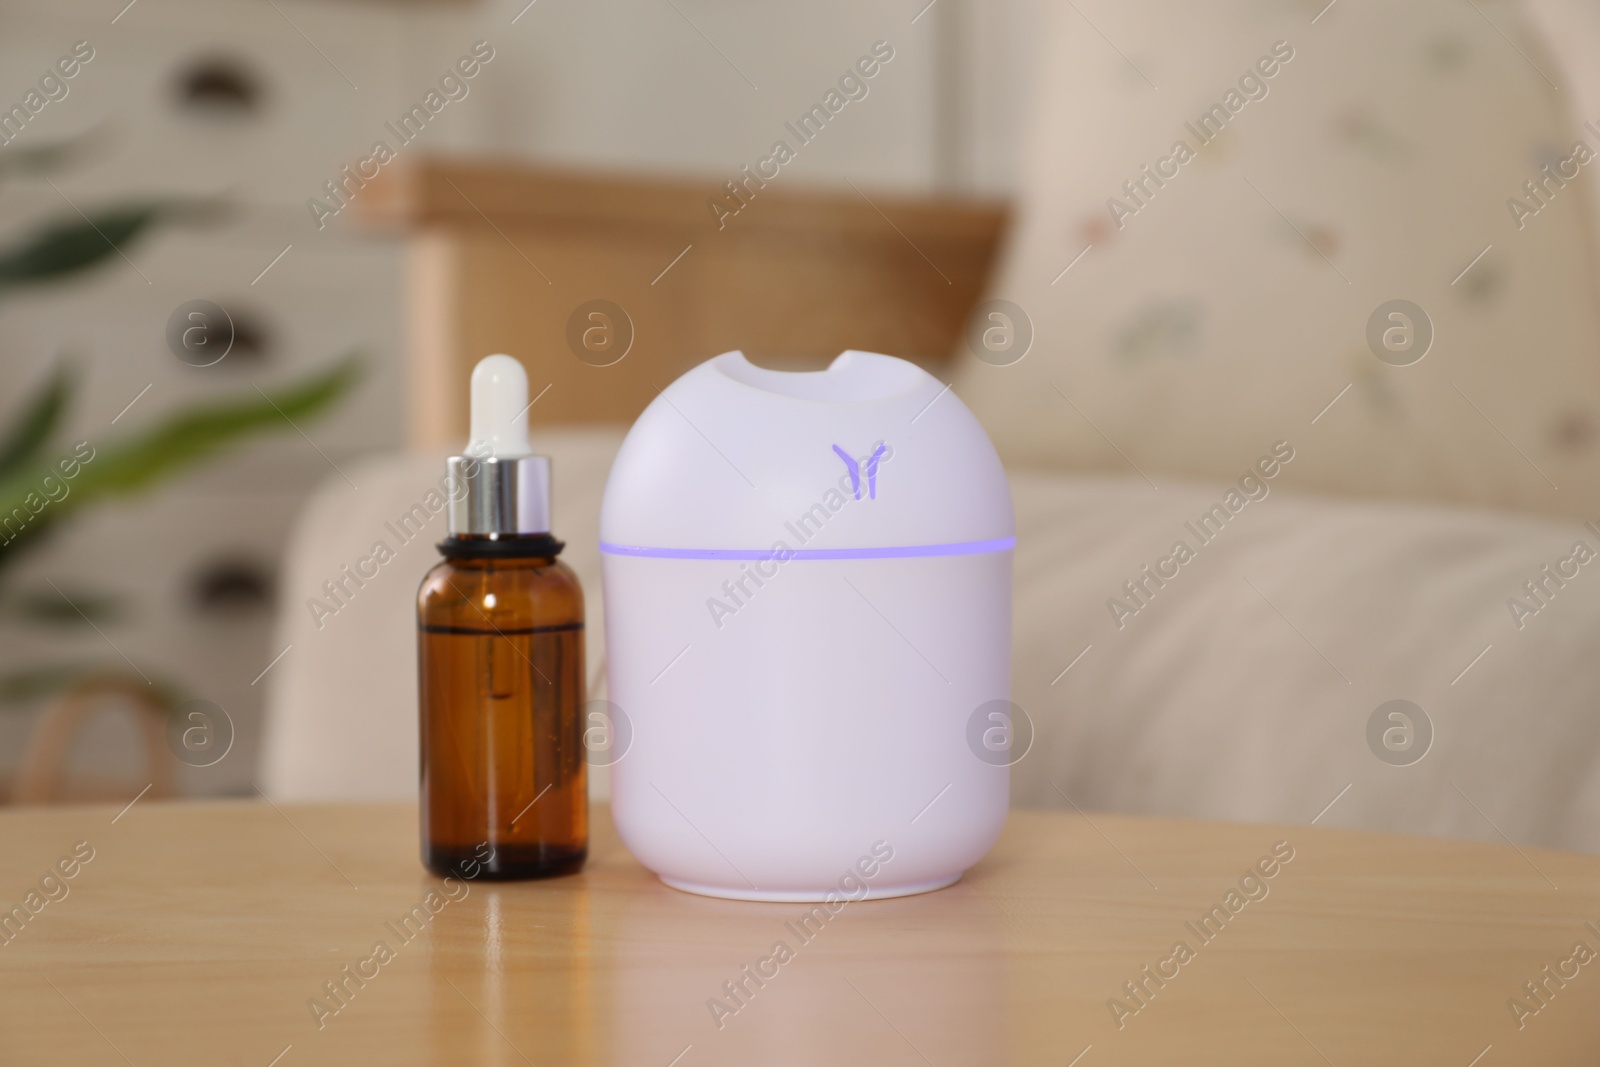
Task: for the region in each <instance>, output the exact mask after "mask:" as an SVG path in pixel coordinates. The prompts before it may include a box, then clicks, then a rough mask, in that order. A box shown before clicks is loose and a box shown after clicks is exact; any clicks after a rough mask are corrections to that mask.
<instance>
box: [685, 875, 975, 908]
mask: <svg viewBox="0 0 1600 1067" xmlns="http://www.w3.org/2000/svg"><path fill="white" fill-rule="evenodd" d="M965 873H966V872H965V871H957V872H956V873H955V874H952V875H950V876H948V877H945V878H934V879H932V880H931V881H927V882H908V883H906V884H904V885H887V886H879V885H874V886H870V887H869V888H870V892H869V893H868V894H867V895H866V896H865V897H862V898H861V899H862V900H885V899H887V898H889V897H909V896H915V895H916V894H918V893H931V892H933V891H934V890H935V889H943V888H944V887H945V886H947V885H955V884H956V883H957V882H959V881H960V880H961V876H962V875H963V874H965ZM657 877H659V878H660V879H661V881H662V882H663V883H664V884H666V885H669V886H671V887H672V888H673V889H679V890H682V891H683V892H685V893H697V894H699V895H700V896H703V897H722V898H723V899H724V900H760V901H766V902H768V903H775V904H812V903H820V902H822V901H824V900H826V899H827V897H828V894H829V893H837V892H838V890H836V889H820V890H818V889H801V890H798V891H794V892H788V891H784V890H781V889H751V888H749V887H747V886H746V887H740V886H731V885H701V884H699V883H698V882H685V881H681V880H679V879H677V878H668V877H667V876H666V875H664V874H663V875H658V876H657Z"/></svg>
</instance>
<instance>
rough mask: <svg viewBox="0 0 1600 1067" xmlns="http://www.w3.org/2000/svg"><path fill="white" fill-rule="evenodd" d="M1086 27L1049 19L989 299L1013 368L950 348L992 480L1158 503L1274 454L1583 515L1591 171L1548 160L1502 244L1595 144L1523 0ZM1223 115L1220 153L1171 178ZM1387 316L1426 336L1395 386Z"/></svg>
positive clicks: (1233, 12) (1168, 9) (1588, 420)
mask: <svg viewBox="0 0 1600 1067" xmlns="http://www.w3.org/2000/svg"><path fill="white" fill-rule="evenodd" d="M1079 6H1080V7H1082V8H1083V12H1084V14H1087V15H1089V16H1090V17H1091V18H1093V19H1094V20H1095V27H1097V28H1098V30H1099V31H1100V32H1095V29H1091V27H1090V26H1089V25H1087V24H1086V22H1085V19H1084V18H1083V16H1082V15H1080V14H1078V13H1077V12H1076V11H1074V10H1073V9H1072V8H1071V6H1069V5H1063V6H1062V7H1061V8H1060V10H1059V11H1057V12H1056V16H1057V17H1056V21H1055V25H1054V28H1053V29H1052V30H1051V31H1050V42H1051V43H1050V46H1049V47H1048V48H1046V49H1045V53H1046V56H1047V60H1046V64H1045V67H1046V71H1047V73H1046V74H1045V76H1044V79H1043V88H1042V95H1041V100H1040V104H1041V106H1040V113H1039V115H1038V121H1037V125H1036V127H1035V135H1034V141H1033V145H1032V148H1033V154H1032V160H1031V163H1030V165H1029V169H1028V172H1027V174H1026V177H1025V181H1024V192H1023V195H1022V198H1021V202H1020V207H1019V213H1018V216H1017V221H1016V226H1015V232H1014V234H1013V236H1012V244H1011V247H1010V248H1009V250H1008V252H1007V253H1006V255H1005V259H1004V262H1003V264H1002V266H1001V268H1000V270H999V271H998V278H997V282H996V284H995V286H994V289H993V292H992V294H991V295H992V296H994V297H995V298H999V299H1004V300H1008V301H1010V302H1012V303H1013V304H1015V305H1017V306H1019V307H1020V308H1021V309H1023V311H1024V312H1025V314H1026V315H1027V316H1028V317H1029V318H1030V319H1031V323H1032V332H1033V340H1032V348H1031V351H1029V352H1028V354H1027V355H1026V357H1025V358H1022V359H1021V361H1020V362H1016V363H1014V364H1012V365H1006V366H994V365H990V364H988V363H985V362H982V361H980V360H979V359H977V358H974V357H973V356H972V355H971V354H966V355H965V356H964V357H963V359H962V360H961V362H960V365H959V368H958V372H957V376H956V380H955V389H956V391H957V392H958V393H959V395H960V396H961V397H962V399H963V400H965V401H966V402H967V403H968V404H969V405H970V406H971V407H972V409H973V410H974V411H975V412H976V413H977V415H978V416H979V418H980V419H981V420H982V421H983V422H984V424H985V425H986V427H987V428H988V429H989V432H990V434H991V435H992V436H993V438H994V440H995V443H996V445H997V446H998V448H999V449H1000V451H1001V454H1002V456H1003V457H1004V458H1005V459H1006V460H1007V462H1008V463H1009V464H1012V465H1017V464H1037V465H1049V466H1053V467H1056V468H1068V469H1077V470H1102V471H1110V472H1116V473H1120V474H1130V473H1133V470H1134V468H1137V469H1138V470H1139V471H1142V472H1143V473H1144V474H1146V475H1148V476H1149V477H1150V478H1151V480H1153V481H1154V482H1155V483H1156V484H1165V483H1164V479H1165V478H1166V477H1170V476H1174V475H1181V476H1199V477H1222V478H1226V477H1231V476H1232V475H1233V473H1234V472H1235V471H1236V470H1237V469H1238V468H1240V467H1241V466H1243V465H1245V464H1247V463H1249V462H1250V461H1251V459H1252V458H1253V457H1255V456H1256V455H1257V454H1259V453H1260V452H1262V451H1263V450H1264V449H1265V448H1267V447H1268V446H1269V445H1270V444H1271V443H1272V442H1273V441H1276V440H1279V439H1287V440H1289V441H1291V442H1293V443H1294V445H1295V447H1296V448H1297V449H1299V452H1300V458H1299V459H1298V460H1297V461H1296V479H1297V485H1299V486H1301V487H1303V488H1311V489H1317V490H1323V491H1333V492H1338V493H1345V494H1355V495H1361V496H1392V497H1408V498H1422V499H1431V500H1437V501H1451V502H1458V503H1468V504H1474V505H1487V506H1495V507H1504V508H1517V509H1526V510H1533V511H1540V512H1546V513H1556V514H1564V515H1572V516H1586V515H1594V514H1600V462H1597V460H1600V452H1597V448H1600V323H1597V312H1596V308H1597V302H1596V299H1595V295H1596V280H1597V279H1596V268H1595V251H1596V249H1595V242H1594V239H1593V238H1594V231H1593V229H1592V227H1591V207H1590V204H1589V203H1588V202H1587V199H1586V198H1587V197H1588V195H1589V193H1588V188H1587V187H1588V186H1590V185H1592V183H1593V181H1594V176H1593V175H1592V174H1591V173H1590V172H1591V171H1592V170H1594V169H1595V168H1596V167H1597V166H1600V162H1596V163H1590V164H1588V165H1587V166H1580V165H1579V164H1578V163H1576V162H1573V163H1570V164H1567V167H1568V170H1569V172H1570V171H1571V169H1573V168H1576V169H1577V170H1578V174H1579V176H1578V177H1577V178H1576V179H1575V180H1574V181H1572V182H1568V183H1567V185H1566V187H1565V188H1557V187H1556V186H1555V184H1554V183H1553V182H1551V183H1550V184H1549V186H1548V188H1549V189H1550V190H1551V192H1550V194H1549V196H1548V206H1545V207H1543V208H1541V209H1540V210H1539V211H1538V213H1537V214H1533V215H1527V214H1526V213H1524V216H1523V218H1522V219H1521V222H1522V227H1521V228H1520V229H1519V227H1518V220H1517V219H1516V218H1514V217H1513V212H1512V211H1511V210H1510V209H1509V208H1508V200H1510V199H1512V198H1514V197H1520V198H1521V200H1522V201H1524V202H1525V203H1528V204H1529V205H1530V206H1532V205H1533V201H1532V200H1531V199H1530V198H1529V197H1528V196H1527V194H1526V193H1525V192H1524V190H1523V183H1524V182H1527V181H1530V180H1531V179H1533V178H1535V177H1542V176H1541V174H1540V170H1541V166H1542V165H1544V164H1545V163H1547V162H1549V163H1552V164H1554V162H1555V161H1556V160H1560V159H1565V158H1568V157H1570V155H1571V146H1572V145H1573V143H1574V142H1575V141H1577V140H1578V139H1580V138H1581V139H1582V140H1584V141H1585V142H1587V144H1588V146H1589V148H1590V149H1591V150H1593V151H1594V152H1595V153H1596V154H1597V155H1600V135H1597V134H1596V133H1595V132H1593V131H1591V130H1588V129H1585V128H1582V127H1581V126H1579V124H1578V123H1577V122H1575V121H1574V120H1573V119H1572V118H1570V117H1569V116H1567V115H1565V114H1564V113H1563V111H1562V109H1561V106H1560V97H1559V96H1558V94H1557V93H1556V92H1555V91H1554V90H1553V89H1552V88H1551V86H1550V84H1549V83H1548V82H1547V81H1546V77H1547V76H1548V77H1549V78H1550V79H1551V80H1553V81H1555V82H1556V83H1557V84H1565V77H1566V76H1565V74H1564V73H1563V71H1562V70H1561V69H1560V68H1559V67H1558V66H1557V64H1556V62H1555V61H1554V60H1553V59H1552V58H1551V57H1550V56H1549V54H1548V53H1547V51H1546V49H1544V48H1543V47H1541V44H1540V41H1539V39H1538V38H1537V36H1536V35H1535V34H1534V33H1533V32H1532V31H1531V30H1530V28H1529V26H1528V25H1527V23H1526V22H1525V20H1524V19H1523V18H1522V16H1521V13H1520V12H1521V9H1520V7H1518V6H1514V5H1509V4H1496V3H1491V2H1489V0H1484V2H1482V3H1481V4H1479V5H1477V6H1478V7H1481V8H1483V10H1484V15H1487V19H1486V18H1485V17H1484V15H1480V14H1479V13H1478V12H1477V11H1475V10H1474V5H1469V4H1462V3H1459V2H1456V0H1409V2H1407V3H1403V4H1352V3H1340V4H1336V5H1334V6H1332V7H1331V8H1329V9H1328V10H1326V11H1324V12H1323V13H1322V14H1321V16H1320V18H1318V19H1317V21H1316V22H1315V24H1313V23H1312V16H1313V15H1315V14H1316V11H1315V10H1314V8H1315V7H1316V6H1318V5H1310V6H1309V7H1308V6H1307V5H1304V4H1293V5H1262V4H1257V3H1253V2H1235V3H1224V4H1209V3H1208V4H1190V3H1183V2H1179V0H1134V2H1130V3H1127V4H1123V5H1096V6H1094V7H1093V8H1092V9H1091V8H1089V7H1084V6H1083V5H1079ZM1489 19H1492V20H1493V24H1492V25H1491V23H1490V21H1488V20H1489ZM1502 31H1503V33H1504V34H1505V36H1502V35H1501V33H1502ZM1101 33H1103V34H1104V37H1102V36H1101ZM1107 38H1109V42H1110V43H1108V40H1107ZM1508 38H1509V40H1508ZM1119 48H1120V49H1121V52H1120V53H1119V51H1118V49H1119ZM1291 53H1292V58H1290V55H1291ZM1258 63H1259V64H1260V66H1259V67H1258V66H1257V64H1258ZM1263 70H1270V71H1271V72H1272V76H1271V77H1264V76H1262V74H1261V71H1263ZM1146 79H1148V81H1147V80H1146ZM1151 83H1153V84H1154V85H1156V86H1159V89H1156V88H1152V84H1151ZM1241 85H1242V88H1241ZM1246 90H1248V92H1249V93H1250V94H1253V95H1257V96H1260V94H1261V93H1262V92H1264V93H1265V95H1264V96H1260V98H1259V99H1249V98H1248V96H1247V95H1246ZM1230 92H1232V93H1234V94H1235V95H1234V96H1232V97H1230V96H1229V95H1228V94H1229V93H1230ZM1213 105H1217V106H1221V107H1222V108H1223V110H1222V113H1221V114H1222V116H1225V117H1226V119H1227V121H1226V125H1225V127H1224V128H1223V129H1222V131H1221V132H1220V133H1219V134H1216V135H1215V136H1214V137H1213V138H1212V139H1211V140H1210V143H1209V144H1207V145H1205V146H1204V147H1199V148H1198V152H1197V156H1196V158H1194V159H1193V160H1192V161H1190V162H1187V163H1183V164H1181V165H1179V164H1178V163H1177V162H1176V160H1175V159H1174V160H1173V161H1172V162H1169V163H1166V164H1163V163H1162V162H1161V161H1162V159H1163V158H1166V157H1171V156H1172V150H1173V146H1174V144H1175V142H1177V141H1178V140H1180V139H1182V140H1183V141H1185V142H1187V143H1188V145H1189V146H1190V147H1196V146H1198V145H1199V143H1200V139H1199V138H1198V137H1197V136H1196V134H1195V132H1194V130H1193V129H1191V127H1196V128H1197V124H1198V123H1199V120H1200V119H1201V117H1202V116H1203V115H1205V114H1206V113H1207V112H1208V109H1210V108H1211V107H1212V106H1213ZM1229 106H1237V107H1238V110H1237V113H1230V112H1229V111H1228V110H1227V108H1228V107H1229ZM1593 117H1594V118H1595V119H1596V120H1597V124H1600V113H1597V114H1596V115H1595V116H1593ZM1186 123H1187V124H1188V125H1187V126H1186ZM1147 165H1148V166H1149V167H1151V168H1156V167H1164V168H1165V169H1166V171H1167V172H1168V174H1169V175H1173V176H1171V177H1168V178H1165V179H1163V181H1164V184H1163V185H1160V186H1157V185H1156V184H1155V181H1154V180H1153V179H1151V178H1147V177H1145V175H1144V174H1143V173H1142V168H1144V167H1145V166H1147ZM1136 179H1137V180H1141V181H1143V183H1144V188H1145V189H1146V190H1147V193H1146V194H1142V195H1140V196H1139V198H1138V199H1135V198H1134V197H1132V196H1129V195H1128V194H1127V193H1126V192H1125V190H1124V183H1125V182H1131V181H1134V180H1136ZM1112 198H1117V200H1120V201H1121V203H1122V204H1123V205H1126V207H1117V205H1116V204H1115V203H1113V204H1112V205H1111V206H1110V207H1108V201H1109V200H1111V199H1112ZM1141 202H1142V204H1143V206H1139V205H1140V203H1141ZM1134 209H1136V210H1134ZM1130 212H1131V213H1130ZM1114 216H1115V217H1116V219H1117V221H1113V219H1114ZM1117 222H1120V223H1121V228H1120V229H1119V228H1118V225H1117ZM1488 246H1492V247H1490V248H1489V250H1488V251H1487V253H1486V254H1484V255H1483V256H1482V258H1481V259H1477V260H1476V262H1474V260H1475V258H1476V257H1478V256H1479V254H1480V252H1482V251H1483V250H1484V249H1485V248H1486V247H1488ZM1086 247H1087V248H1088V251H1087V252H1084V251H1083V250H1084V249H1085V248H1086ZM1080 255H1081V256H1082V258H1081V259H1080V258H1078V257H1079V256H1080ZM1069 264H1070V265H1071V267H1070V269H1066V270H1065V272H1064V273H1063V271H1064V268H1067V267H1068V266H1069ZM1469 264H1472V265H1471V267H1470V269H1466V268H1468V266H1469ZM1463 272H1464V273H1463ZM1400 299H1404V300H1409V301H1412V302H1414V303H1415V304H1417V305H1420V307H1421V308H1422V309H1423V310H1424V312H1425V313H1426V315H1427V317H1428V319H1429V320H1431V323H1432V328H1433V333H1434V339H1433V341H1432V344H1431V350H1429V351H1428V352H1427V354H1426V356H1425V357H1423V358H1422V359H1421V360H1420V362H1416V363H1414V364H1412V365H1409V366H1394V365H1390V364H1389V363H1386V362H1383V361H1380V359H1379V358H1378V357H1377V356H1376V355H1375V354H1374V350H1373V349H1372V348H1371V347H1370V346H1369V342H1368V330H1369V319H1370V318H1371V317H1372V316H1373V315H1374V313H1375V312H1376V311H1377V310H1378V309H1379V308H1380V306H1381V305H1385V304H1387V303H1388V302H1390V301H1393V300H1400ZM1380 319H1381V322H1380V329H1378V330H1377V331H1376V332H1377V333H1378V334H1379V335H1381V334H1382V333H1383V332H1384V328H1387V327H1390V326H1399V327H1402V328H1403V326H1404V323H1402V322H1400V320H1394V321H1393V322H1391V321H1390V320H1388V319H1387V317H1386V316H1381V317H1380ZM985 321H987V320H985ZM993 321H994V322H996V323H1000V322H1001V320H993ZM1001 324H1002V325H1003V323H1001ZM980 325H981V324H980ZM977 332H978V331H976V330H973V331H969V333H972V334H974V335H976V334H977ZM1025 333H1026V330H1025V328H1022V329H1019V330H1018V331H1017V332H1016V334H1015V335H1014V336H1015V337H1017V338H1021V337H1022V336H1024V334H1025ZM1399 334H1400V331H1396V332H1395V333H1392V334H1391V335H1390V336H1391V339H1392V340H1395V341H1399V340H1402V338H1401V337H1400V335H1399ZM990 337H991V341H992V342H993V343H996V344H1000V345H1002V346H1003V345H1004V344H1005V340H1006V338H1005V335H1004V331H1003V330H1000V331H996V332H992V333H991V334H990ZM1019 348H1020V342H1018V343H1016V344H1014V345H1013V347H1012V349H1011V350H1010V351H1009V353H1006V354H1002V355H1001V356H999V357H991V358H998V359H1000V360H1002V361H1003V360H1004V359H1007V358H1012V357H1014V356H1015V355H1016V354H1017V352H1018V350H1019ZM1417 351H1419V348H1418V347H1413V348H1412V349H1411V350H1410V353H1409V354H1400V355H1396V356H1393V357H1391V358H1394V359H1397V360H1403V359H1405V358H1407V356H1408V355H1415V354H1416V352H1417ZM1336 398H1337V399H1336ZM1330 404H1331V405H1332V406H1331V407H1330V406H1329V405H1330ZM1313 423H1314V424H1313ZM1557 486H1559V489H1557V488H1556V487H1557Z"/></svg>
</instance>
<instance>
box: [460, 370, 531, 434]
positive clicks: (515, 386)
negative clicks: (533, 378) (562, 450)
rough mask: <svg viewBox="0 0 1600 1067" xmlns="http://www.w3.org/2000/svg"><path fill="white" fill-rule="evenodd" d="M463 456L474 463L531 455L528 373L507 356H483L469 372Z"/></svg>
mask: <svg viewBox="0 0 1600 1067" xmlns="http://www.w3.org/2000/svg"><path fill="white" fill-rule="evenodd" d="M467 454H468V455H470V456H472V457H474V458H476V459H487V458H489V457H490V456H500V457H506V458H510V457H513V456H527V455H532V454H533V448H532V447H531V446H530V445H529V444H528V372H527V371H525V370H523V369H522V364H521V363H518V362H517V361H516V360H515V359H513V358H511V357H510V356H507V355H493V356H484V357H483V358H482V359H480V360H479V361H478V365H477V366H476V367H474V368H473V369H472V437H471V439H470V440H469V441H468V442H467Z"/></svg>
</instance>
